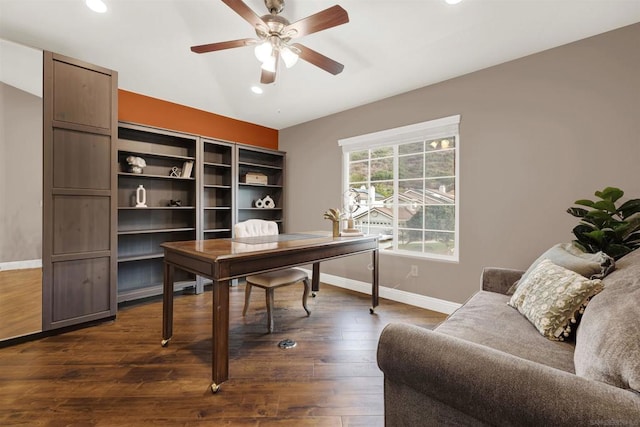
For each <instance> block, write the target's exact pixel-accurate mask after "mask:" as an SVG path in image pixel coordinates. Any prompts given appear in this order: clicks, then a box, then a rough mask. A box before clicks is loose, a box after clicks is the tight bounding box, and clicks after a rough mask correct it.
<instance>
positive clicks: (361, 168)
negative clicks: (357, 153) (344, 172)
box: [349, 161, 369, 183]
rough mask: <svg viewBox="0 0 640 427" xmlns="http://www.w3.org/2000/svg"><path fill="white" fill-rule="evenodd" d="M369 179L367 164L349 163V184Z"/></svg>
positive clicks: (365, 162)
mask: <svg viewBox="0 0 640 427" xmlns="http://www.w3.org/2000/svg"><path fill="white" fill-rule="evenodd" d="M368 179H369V162H368V161H364V162H352V163H349V182H351V183H354V182H365V181H367V180H368Z"/></svg>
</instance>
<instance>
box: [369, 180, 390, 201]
mask: <svg viewBox="0 0 640 427" xmlns="http://www.w3.org/2000/svg"><path fill="white" fill-rule="evenodd" d="M373 186H374V188H375V190H376V200H378V201H381V202H384V203H385V204H386V203H393V181H379V182H376V183H374V184H373Z"/></svg>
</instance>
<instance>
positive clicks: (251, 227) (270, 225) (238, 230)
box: [233, 219, 279, 237]
mask: <svg viewBox="0 0 640 427" xmlns="http://www.w3.org/2000/svg"><path fill="white" fill-rule="evenodd" d="M233 231H234V235H235V237H255V236H273V235H276V234H279V231H278V224H277V223H276V222H274V221H265V220H263V219H248V220H246V221H244V222H239V223H237V224H236V225H234V227H233Z"/></svg>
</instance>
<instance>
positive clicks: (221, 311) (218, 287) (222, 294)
mask: <svg viewBox="0 0 640 427" xmlns="http://www.w3.org/2000/svg"><path fill="white" fill-rule="evenodd" d="M229 285H230V284H229V281H228V280H221V281H216V280H214V281H213V285H212V286H213V291H212V292H211V293H212V294H213V319H212V325H213V328H212V333H211V345H212V349H211V380H212V383H211V391H212V392H213V393H216V392H217V391H218V390H219V389H220V384H222V383H223V382H225V381H227V380H228V379H229Z"/></svg>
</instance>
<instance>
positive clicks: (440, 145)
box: [425, 137, 456, 151]
mask: <svg viewBox="0 0 640 427" xmlns="http://www.w3.org/2000/svg"><path fill="white" fill-rule="evenodd" d="M455 147H456V139H455V138H454V137H450V138H442V139H434V140H430V141H427V143H426V145H425V151H437V150H448V149H451V148H455Z"/></svg>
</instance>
